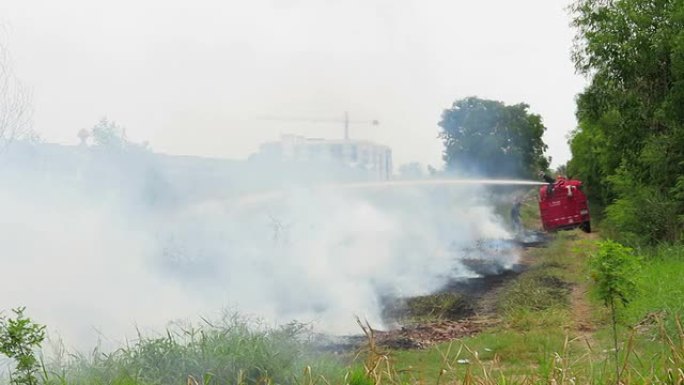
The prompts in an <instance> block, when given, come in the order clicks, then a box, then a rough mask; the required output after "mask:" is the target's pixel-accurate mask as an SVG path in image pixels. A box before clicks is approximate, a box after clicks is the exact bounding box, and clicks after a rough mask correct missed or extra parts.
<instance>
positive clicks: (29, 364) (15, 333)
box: [0, 307, 45, 385]
mask: <svg viewBox="0 0 684 385" xmlns="http://www.w3.org/2000/svg"><path fill="white" fill-rule="evenodd" d="M13 312H14V314H15V315H16V318H9V319H7V318H5V317H0V353H2V354H4V355H6V356H7V357H9V358H12V359H14V361H15V362H16V368H15V370H14V371H13V372H12V375H11V383H12V384H16V385H34V384H38V379H37V378H36V372H37V371H38V367H39V363H38V360H37V359H36V356H35V354H34V351H33V350H34V349H35V348H39V347H40V345H41V344H42V343H43V340H44V339H45V326H43V325H39V324H36V323H34V322H33V321H31V319H29V318H27V317H25V316H24V308H23V307H22V308H18V309H13Z"/></svg>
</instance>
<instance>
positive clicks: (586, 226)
mask: <svg viewBox="0 0 684 385" xmlns="http://www.w3.org/2000/svg"><path fill="white" fill-rule="evenodd" d="M580 229H582V231H584V232H585V233H591V222H589V221H586V222H582V224H581V225H580Z"/></svg>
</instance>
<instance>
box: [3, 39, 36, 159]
mask: <svg viewBox="0 0 684 385" xmlns="http://www.w3.org/2000/svg"><path fill="white" fill-rule="evenodd" d="M31 114H32V109H31V92H30V90H29V89H28V87H26V86H25V85H23V84H22V83H21V82H20V81H19V79H17V78H16V76H15V75H14V72H13V71H12V68H11V65H10V58H9V52H8V50H7V47H6V46H5V45H3V44H2V42H0V146H4V145H6V144H8V143H10V142H12V141H13V140H16V139H20V138H22V137H23V136H24V135H26V134H28V133H30V126H31Z"/></svg>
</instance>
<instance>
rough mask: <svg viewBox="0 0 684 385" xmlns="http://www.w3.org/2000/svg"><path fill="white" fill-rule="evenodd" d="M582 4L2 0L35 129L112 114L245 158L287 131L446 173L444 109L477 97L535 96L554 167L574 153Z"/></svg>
mask: <svg viewBox="0 0 684 385" xmlns="http://www.w3.org/2000/svg"><path fill="white" fill-rule="evenodd" d="M567 4H568V1H567V0H518V1H511V0H478V1H475V0H473V1H460V0H421V1H418V0H415V1H414V0H344V1H342V0H339V1H333V0H194V1H185V0H148V1H142V0H117V1H94V0H61V1H53V0H0V23H2V24H4V25H5V33H4V34H3V36H2V38H3V40H5V41H4V43H5V44H6V45H8V46H9V48H10V51H11V55H12V61H13V66H14V70H15V72H16V74H17V75H18V76H19V77H20V78H21V79H22V80H23V81H24V82H25V83H26V84H27V85H29V86H30V87H31V88H32V90H33V99H34V100H33V105H34V110H35V112H34V128H35V130H36V131H38V132H39V133H40V135H41V136H42V137H43V138H44V139H45V140H46V141H50V142H60V143H77V142H78V139H77V136H76V134H77V132H78V131H79V130H80V129H82V128H89V127H91V126H92V125H94V124H95V123H96V122H97V120H98V119H99V118H100V117H103V116H107V117H108V118H109V119H111V120H115V121H116V122H117V123H119V124H121V125H122V126H124V127H126V129H127V134H128V136H129V137H130V138H131V139H132V140H134V141H144V140H147V141H149V142H150V144H151V146H152V147H153V149H155V150H156V151H160V152H166V153H173V154H192V155H203V156H216V157H226V158H244V157H246V156H248V155H249V154H250V153H252V152H254V151H256V150H257V148H258V145H259V143H261V142H264V141H268V140H276V139H278V137H279V135H280V134H284V133H293V134H302V135H306V136H314V137H325V138H340V137H342V135H343V126H342V123H341V122H340V123H307V122H299V123H297V122H285V121H271V120H262V119H260V117H263V116H271V117H283V118H291V117H297V118H311V119H319V118H331V119H336V118H339V119H342V117H343V114H344V111H349V114H350V117H351V119H354V120H361V121H369V120H373V119H377V120H379V121H380V125H378V126H372V125H369V124H363V123H359V124H354V125H352V126H351V130H350V134H351V137H352V138H357V139H368V140H372V141H375V142H380V143H383V144H387V145H389V146H390V147H392V149H393V151H394V160H395V164H402V163H406V162H409V161H419V162H422V163H429V164H433V165H441V151H442V146H441V143H440V141H439V140H438V139H437V133H438V127H437V122H438V121H439V119H440V113H441V111H442V110H443V109H444V108H447V107H449V106H450V105H451V103H452V102H453V101H454V100H456V99H459V98H462V97H466V96H471V95H476V96H479V97H483V98H490V99H497V100H501V101H503V102H505V103H508V104H512V103H518V102H526V103H528V104H529V105H530V106H531V108H530V109H531V111H532V112H534V113H538V114H541V115H542V117H543V118H544V122H545V124H546V126H547V127H548V131H547V134H546V136H545V141H546V143H547V144H548V145H549V152H548V154H549V155H551V156H553V159H554V161H553V163H554V164H558V163H560V162H565V161H566V160H567V159H568V158H569V156H570V152H569V149H568V146H567V134H568V132H569V131H570V130H572V129H573V128H574V127H575V117H574V111H575V104H574V97H575V95H576V94H577V93H578V92H579V91H580V90H581V89H582V87H583V85H584V83H585V81H584V79H582V78H581V77H580V76H578V75H575V73H574V70H573V67H572V63H571V61H570V47H571V42H572V36H573V31H572V29H571V28H570V27H569V22H570V19H569V16H568V14H567V11H566V7H567Z"/></svg>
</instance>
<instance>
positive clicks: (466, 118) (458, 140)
mask: <svg viewBox="0 0 684 385" xmlns="http://www.w3.org/2000/svg"><path fill="white" fill-rule="evenodd" d="M528 108H529V106H528V105H526V104H523V103H521V104H516V105H512V106H506V105H504V104H503V103H501V102H498V101H494V100H485V99H480V98H477V97H469V98H465V99H461V100H457V101H456V102H454V103H453V105H452V106H451V108H449V109H446V110H444V112H443V113H442V120H441V121H440V122H439V126H440V127H441V128H442V132H441V133H440V138H441V139H442V140H443V142H444V147H445V149H444V155H443V157H444V160H445V161H446V166H447V170H449V171H452V172H457V173H459V174H466V175H482V176H487V177H533V176H534V175H535V173H536V172H537V171H538V170H546V169H547V168H548V166H549V160H548V159H547V158H546V157H544V151H545V150H546V145H545V144H544V142H543V140H542V135H543V134H544V131H545V130H546V127H544V125H543V124H542V119H541V117H540V116H539V115H535V114H530V113H529V112H528Z"/></svg>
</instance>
